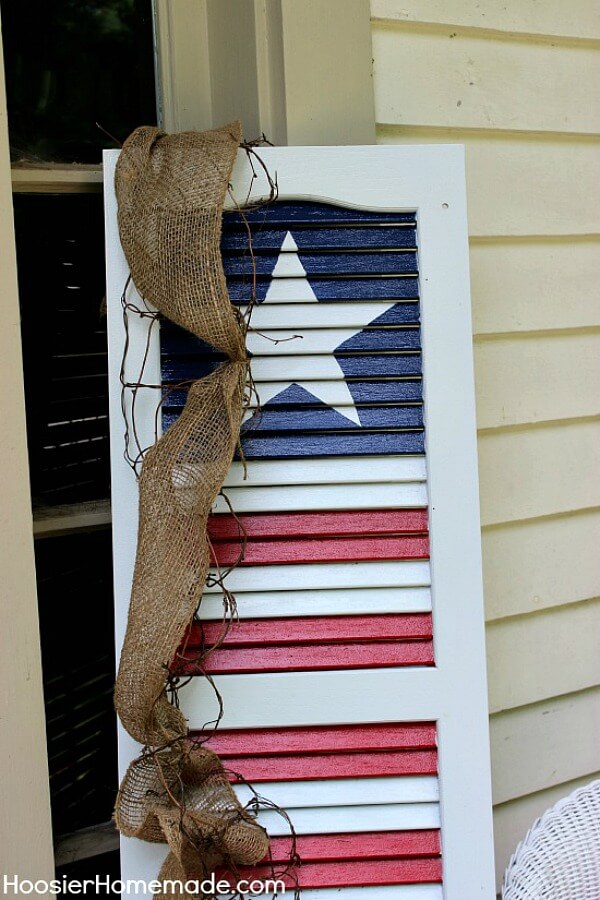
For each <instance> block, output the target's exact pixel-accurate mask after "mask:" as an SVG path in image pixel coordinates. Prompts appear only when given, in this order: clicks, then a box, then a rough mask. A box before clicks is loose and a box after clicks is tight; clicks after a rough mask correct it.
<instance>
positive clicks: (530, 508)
mask: <svg viewBox="0 0 600 900" xmlns="http://www.w3.org/2000/svg"><path fill="white" fill-rule="evenodd" d="M371 10H372V24H373V56H374V91H375V102H376V114H377V122H378V126H377V136H378V141H379V142H380V143H429V142H435V143H461V144H464V145H465V147H466V155H467V189H468V202H469V224H470V245H471V269H472V294H473V328H474V351H475V375H476V389H477V413H478V428H479V455H480V478H481V506H482V525H483V555H484V581H485V602H486V618H487V622H488V626H487V642H488V648H487V652H488V671H489V679H490V684H489V690H490V713H491V737H492V767H493V789H494V804H495V842H496V858H497V873H498V887H499V885H500V879H501V874H502V872H503V870H504V867H505V866H506V864H507V862H508V859H509V856H510V854H511V853H512V852H513V850H514V849H515V846H516V844H517V843H518V841H519V840H520V839H521V838H522V837H523V834H524V832H525V830H526V829H527V828H528V827H529V826H530V825H531V823H532V821H533V819H534V818H535V817H536V816H537V815H539V814H541V813H542V812H543V811H544V809H546V808H547V807H548V806H550V805H551V804H552V803H553V802H555V800H557V799H558V798H559V797H560V796H562V795H564V794H566V793H568V792H569V791H570V790H572V789H573V788H574V787H575V786H577V784H579V783H583V782H585V781H587V780H589V779H591V778H592V777H594V774H595V773H596V772H597V770H598V769H600V751H599V750H598V744H599V741H598V738H599V736H600V735H599V734H598V722H600V691H599V690H598V688H597V686H598V683H599V681H600V679H599V677H598V676H599V675H600V663H599V662H598V652H597V647H598V637H599V634H598V630H599V629H598V623H599V621H600V601H598V600H594V598H598V596H600V565H599V564H598V550H597V548H598V546H599V544H600V479H599V478H598V471H599V470H600V426H599V424H598V419H597V413H598V396H599V395H598V386H599V385H600V289H599V284H600V278H599V277H598V276H599V275H600V202H599V201H600V179H599V178H598V170H599V166H598V150H599V147H600V106H599V105H598V102H597V97H598V94H599V93H600V53H599V52H598V48H599V47H600V43H599V42H598V41H599V39H600V10H599V9H598V7H597V4H596V3H592V2H589V0H578V2H576V3H574V4H564V3H559V2H557V0H553V2H550V0H549V2H548V3H544V4H539V3H536V2H534V0H508V2H507V3H503V4H501V5H498V4H495V3H490V2H483V3H480V4H477V5H476V6H475V5H473V4H468V3H465V2H463V0H449V2H442V0H423V2H422V0H419V2H416V0H371Z"/></svg>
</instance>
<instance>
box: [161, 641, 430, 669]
mask: <svg viewBox="0 0 600 900" xmlns="http://www.w3.org/2000/svg"><path fill="white" fill-rule="evenodd" d="M433 662H434V660H433V644H432V642H431V641H406V642H399V641H393V642H387V643H378V644H348V643H346V644H344V643H336V644H324V643H323V644H319V645H317V646H315V645H309V646H291V647H290V646H284V647H272V646H270V647H258V648H256V647H243V648H239V649H238V648H235V649H219V650H214V651H212V652H211V653H210V654H209V655H208V656H207V658H206V659H205V660H204V665H203V667H201V668H198V666H197V665H196V664H195V663H194V662H192V661H184V660H182V661H181V663H180V665H178V667H177V672H178V674H180V675H194V674H201V673H204V672H206V673H208V674H211V675H216V674H219V675H233V674H238V675H240V674H247V675H252V674H257V673H262V672H323V671H327V670H331V669H335V670H342V669H378V668H386V667H388V668H393V667H395V666H432V665H433Z"/></svg>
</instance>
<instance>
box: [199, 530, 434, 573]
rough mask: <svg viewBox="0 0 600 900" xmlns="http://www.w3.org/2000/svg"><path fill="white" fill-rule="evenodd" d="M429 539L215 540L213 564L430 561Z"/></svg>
mask: <svg viewBox="0 0 600 900" xmlns="http://www.w3.org/2000/svg"><path fill="white" fill-rule="evenodd" d="M428 558H429V538H428V537H426V536H420V535H417V536H402V537H380V538H374V537H364V538H348V537H344V538H340V537H335V538H328V539H323V538H318V539H314V540H310V539H307V538H298V539H296V540H291V541H290V540H285V541H281V540H263V541H257V540H249V541H247V542H246V544H245V545H244V546H242V544H241V543H240V542H239V541H215V542H213V544H212V546H211V562H212V563H213V565H216V564H218V565H221V566H234V565H236V564H239V565H241V566H274V565H286V564H290V563H293V564H296V565H298V564H300V563H313V562H320V563H327V562H330V563H331V562H346V561H348V562H359V561H372V560H378V559H428Z"/></svg>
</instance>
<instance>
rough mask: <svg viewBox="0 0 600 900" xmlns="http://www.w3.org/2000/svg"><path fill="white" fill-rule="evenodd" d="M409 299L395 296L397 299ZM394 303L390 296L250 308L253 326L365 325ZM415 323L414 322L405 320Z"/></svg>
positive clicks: (261, 305)
mask: <svg viewBox="0 0 600 900" xmlns="http://www.w3.org/2000/svg"><path fill="white" fill-rule="evenodd" d="M401 302H408V303H410V302H411V301H410V300H408V301H401V300H397V301H396V303H401ZM392 306H395V303H394V301H393V300H388V301H387V302H385V303H382V302H381V301H379V302H377V301H373V300H372V301H370V302H368V303H360V302H356V303H307V302H306V297H305V298H304V301H303V302H302V301H299V302H298V303H293V304H290V303H287V304H283V303H273V302H271V301H270V300H269V302H267V303H265V302H263V303H259V304H258V305H257V306H255V307H254V309H253V310H252V316H251V319H250V324H251V326H252V328H255V329H258V330H259V331H262V330H263V328H359V329H362V328H365V327H367V326H368V325H370V324H371V323H372V322H373V320H374V319H377V318H378V317H379V316H382V315H383V314H384V313H385V312H387V311H388V310H389V309H391V307H392ZM406 324H417V323H406Z"/></svg>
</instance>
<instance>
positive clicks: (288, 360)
mask: <svg viewBox="0 0 600 900" xmlns="http://www.w3.org/2000/svg"><path fill="white" fill-rule="evenodd" d="M335 357H336V359H337V360H338V362H339V364H340V369H341V370H342V373H343V376H345V377H346V378H354V379H356V380H358V381H360V380H362V379H365V378H370V379H377V378H402V377H404V376H407V377H410V376H414V375H420V374H421V354H420V353H416V352H410V353H382V354H379V355H378V354H357V355H354V356H342V355H341V354H339V353H337V352H336V353H335ZM224 359H225V357H221V358H218V357H217V356H214V357H207V356H198V355H193V356H173V357H167V356H163V361H162V380H163V383H164V384H179V383H180V382H182V381H194V380H195V379H198V378H204V376H205V375H209V374H210V373H211V372H213V371H214V370H215V369H216V368H218V366H219V365H220V364H221V363H222V362H223V361H224ZM283 371H285V373H286V377H288V378H289V380H290V382H291V381H302V382H308V381H319V380H320V379H323V378H328V377H329V367H328V366H326V365H325V363H324V361H323V359H322V357H320V356H313V355H311V356H304V357H302V358H301V359H300V358H298V357H297V356H295V355H294V354H291V355H290V356H287V357H285V358H284V359H283V361H282V358H280V357H269V356H262V357H255V358H254V359H253V360H252V377H253V378H254V380H255V381H256V383H257V384H262V383H263V382H268V381H280V380H281V375H282V372H283ZM343 376H342V375H341V376H340V379H339V380H343Z"/></svg>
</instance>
